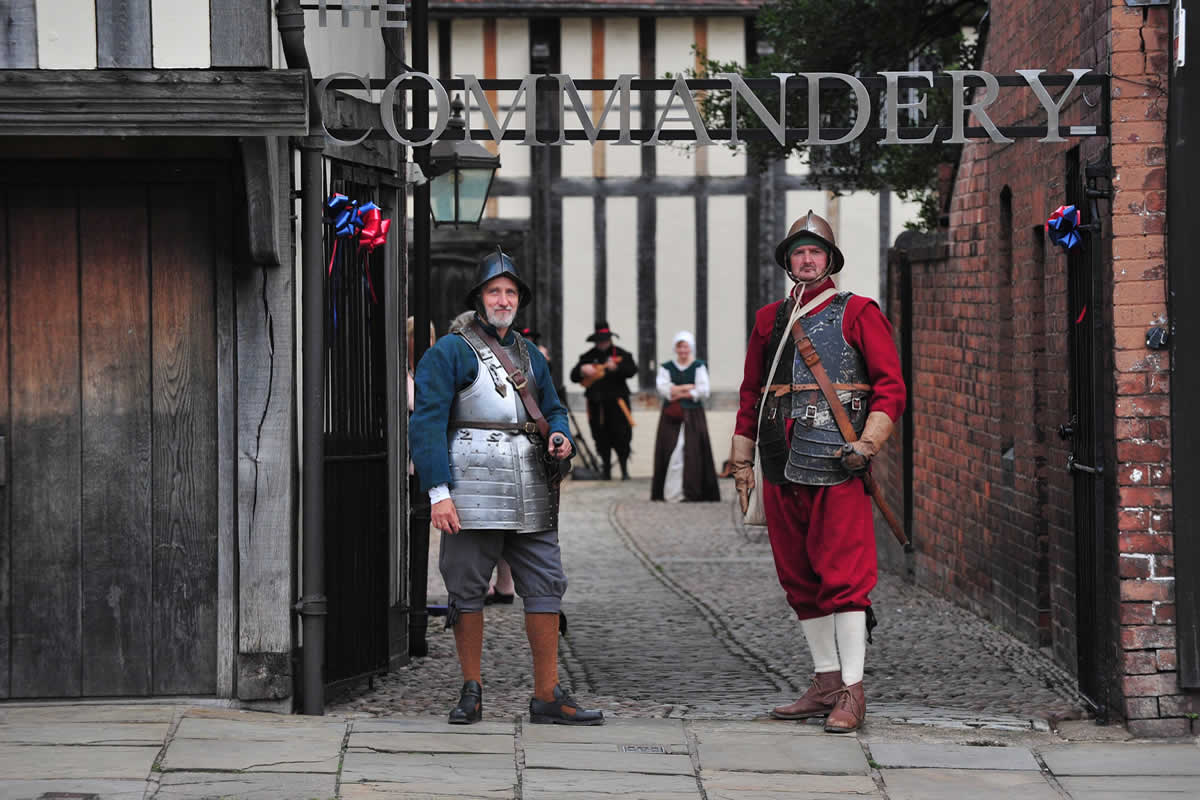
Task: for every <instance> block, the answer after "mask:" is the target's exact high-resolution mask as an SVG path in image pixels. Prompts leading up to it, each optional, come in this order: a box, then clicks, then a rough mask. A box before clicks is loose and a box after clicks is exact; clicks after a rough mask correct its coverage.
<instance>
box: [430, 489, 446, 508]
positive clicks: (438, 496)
mask: <svg viewBox="0 0 1200 800" xmlns="http://www.w3.org/2000/svg"><path fill="white" fill-rule="evenodd" d="M449 499H450V487H449V486H447V485H446V484H444V483H439V484H438V485H437V486H435V487H433V488H432V489H430V490H429V505H431V506H432V505H435V504H436V503H440V502H442V501H443V500H449Z"/></svg>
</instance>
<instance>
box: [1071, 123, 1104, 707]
mask: <svg viewBox="0 0 1200 800" xmlns="http://www.w3.org/2000/svg"><path fill="white" fill-rule="evenodd" d="M1086 172H1087V180H1086V182H1085V176H1084V174H1083V169H1082V168H1081V163H1080V153H1079V148H1078V147H1075V148H1072V149H1071V150H1070V151H1068V153H1067V174H1066V186H1065V187H1064V188H1065V194H1066V202H1067V204H1069V205H1074V206H1075V207H1076V208H1078V209H1080V210H1081V211H1082V215H1083V219H1082V223H1083V232H1084V235H1083V237H1082V239H1081V241H1080V243H1079V245H1077V246H1076V247H1073V248H1071V249H1070V250H1068V251H1067V282H1068V287H1067V303H1068V309H1067V310H1068V313H1069V314H1070V319H1069V320H1068V322H1069V326H1070V327H1069V353H1070V403H1071V405H1070V415H1071V416H1070V420H1069V422H1068V423H1067V424H1066V425H1064V426H1061V427H1060V428H1059V431H1060V434H1061V435H1062V436H1063V438H1068V439H1070V441H1071V455H1070V456H1069V457H1068V458H1067V464H1066V467H1067V469H1068V470H1069V471H1070V472H1071V476H1072V481H1073V484H1074V509H1073V510H1074V528H1075V600H1076V611H1075V628H1076V639H1077V657H1078V672H1079V688H1080V690H1081V691H1082V692H1083V693H1084V694H1085V695H1086V696H1087V697H1088V698H1089V699H1090V700H1092V702H1093V703H1094V705H1095V711H1096V713H1097V715H1098V716H1099V717H1100V718H1101V719H1103V718H1105V717H1106V716H1107V714H1108V711H1109V709H1108V700H1109V692H1110V688H1111V687H1110V683H1111V676H1112V664H1111V660H1112V656H1111V647H1110V645H1111V642H1110V639H1111V635H1110V631H1109V626H1110V625H1111V621H1112V616H1111V614H1110V606H1111V603H1112V585H1111V584H1112V581H1113V574H1112V573H1113V569H1112V565H1113V564H1114V563H1115V561H1114V560H1113V559H1114V558H1115V555H1114V553H1113V549H1114V545H1113V543H1112V542H1110V541H1109V535H1108V530H1107V527H1106V525H1105V512H1104V509H1105V496H1104V495H1105V466H1104V465H1105V462H1106V460H1105V456H1104V449H1103V444H1102V442H1103V441H1104V430H1105V422H1104V413H1103V408H1104V404H1105V397H1106V394H1107V393H1106V391H1105V389H1104V386H1103V384H1102V381H1103V380H1104V378H1103V376H1104V374H1105V373H1104V369H1103V363H1102V361H1101V358H1102V353H1103V349H1104V348H1103V342H1104V340H1103V338H1102V337H1103V335H1104V331H1103V325H1104V315H1103V314H1102V313H1101V310H1102V307H1103V305H1102V304H1103V302H1104V292H1103V290H1104V284H1103V272H1102V270H1103V263H1104V261H1103V252H1102V239H1101V228H1100V220H1099V215H1098V213H1097V209H1096V197H1098V196H1104V195H1106V194H1107V191H1106V190H1098V189H1096V188H1095V186H1094V184H1095V181H1096V179H1097V178H1100V177H1107V175H1108V174H1109V173H1108V168H1107V167H1106V166H1088V167H1087V168H1086Z"/></svg>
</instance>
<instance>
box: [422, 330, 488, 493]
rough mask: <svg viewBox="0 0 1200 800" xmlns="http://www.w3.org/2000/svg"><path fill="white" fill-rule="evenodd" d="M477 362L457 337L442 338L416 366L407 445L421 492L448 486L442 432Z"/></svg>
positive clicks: (447, 448) (447, 457) (446, 448)
mask: <svg viewBox="0 0 1200 800" xmlns="http://www.w3.org/2000/svg"><path fill="white" fill-rule="evenodd" d="M478 367H479V362H478V361H477V360H476V358H475V353H474V352H473V351H472V350H471V346H470V345H468V344H467V343H466V342H465V341H463V339H462V337H461V336H454V335H451V336H443V337H442V338H441V339H438V340H437V343H436V344H434V346H433V347H432V348H430V349H429V350H428V351H426V353H425V355H424V356H422V357H421V362H420V363H419V364H417V371H416V374H415V375H414V376H413V383H414V384H415V386H416V389H415V393H416V398H415V400H416V405H415V408H414V409H413V415H412V417H411V418H410V419H409V422H408V441H409V445H410V447H411V449H412V461H413V466H414V467H415V468H416V471H417V476H418V477H419V478H420V479H421V489H423V490H424V491H429V490H430V489H432V488H433V487H434V486H437V485H439V484H442V483H445V484H450V483H451V481H450V446H449V443H448V442H447V440H446V428H447V427H448V426H449V424H450V407H451V405H453V403H454V395H455V394H457V393H458V392H459V391H460V390H462V389H465V388H466V387H467V386H470V385H471V383H472V382H473V381H474V380H475V374H476V371H477V369H478Z"/></svg>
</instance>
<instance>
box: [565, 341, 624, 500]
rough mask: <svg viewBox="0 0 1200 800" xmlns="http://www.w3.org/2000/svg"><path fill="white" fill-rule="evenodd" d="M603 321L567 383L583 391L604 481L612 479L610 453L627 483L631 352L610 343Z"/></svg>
mask: <svg viewBox="0 0 1200 800" xmlns="http://www.w3.org/2000/svg"><path fill="white" fill-rule="evenodd" d="M614 336H617V334H615V333H613V332H612V330H611V329H610V328H609V327H608V323H607V322H597V323H596V330H595V332H593V333H592V335H591V336H589V337H587V338H588V341H589V342H593V343H594V344H595V346H594V347H593V348H592V349H591V350H588V351H587V352H586V353H584V354H583V355H581V356H579V362H578V363H577V364H576V365H575V368H574V369H572V370H571V380H572V381H574V382H575V383H579V384H583V386H584V387H585V388H586V390H587V391H586V396H587V409H588V424H589V426H590V427H591V429H592V439H593V440H594V441H595V442H596V451H597V452H598V453H599V454H600V463H601V466H602V468H603V470H604V479H605V480H611V479H612V451H613V450H616V451H617V460H618V462H619V463H620V465H621V479H622V480H629V463H628V462H629V450H630V444H631V443H632V441H633V415H632V412H631V411H630V408H629V387H628V386H627V385H626V384H625V381H626V380H628V379H629V378H632V377H633V376H634V375H637V371H638V368H637V361H635V360H634V358H633V353H630V352H629V351H628V350H624V349H622V348H620V347H617V346H616V345H615V344H613V337H614Z"/></svg>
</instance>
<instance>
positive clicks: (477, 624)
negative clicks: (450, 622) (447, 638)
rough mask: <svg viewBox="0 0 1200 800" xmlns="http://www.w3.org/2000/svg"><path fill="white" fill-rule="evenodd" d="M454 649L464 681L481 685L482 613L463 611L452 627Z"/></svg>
mask: <svg viewBox="0 0 1200 800" xmlns="http://www.w3.org/2000/svg"><path fill="white" fill-rule="evenodd" d="M454 647H455V649H457V650H458V664H459V666H460V667H462V674H463V680H464V681H476V682H478V683H480V684H482V683H483V678H482V677H481V673H482V671H483V668H482V666H481V661H482V660H483V612H482V611H463V612H460V613H459V615H458V622H457V623H455V625H454Z"/></svg>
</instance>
